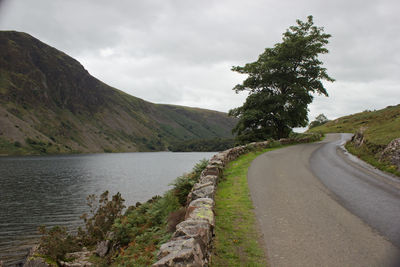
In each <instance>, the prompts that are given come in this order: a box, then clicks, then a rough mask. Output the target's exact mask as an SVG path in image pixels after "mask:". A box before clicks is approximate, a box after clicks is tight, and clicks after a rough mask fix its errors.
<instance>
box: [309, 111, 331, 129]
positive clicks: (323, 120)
mask: <svg viewBox="0 0 400 267" xmlns="http://www.w3.org/2000/svg"><path fill="white" fill-rule="evenodd" d="M328 121H329V120H328V118H327V117H326V116H325V115H324V114H322V113H321V114H319V115H318V116H317V117H315V120H314V121H312V122H310V125H309V126H308V129H311V128H314V127H317V126H320V125H323V124H325V123H327V122H328Z"/></svg>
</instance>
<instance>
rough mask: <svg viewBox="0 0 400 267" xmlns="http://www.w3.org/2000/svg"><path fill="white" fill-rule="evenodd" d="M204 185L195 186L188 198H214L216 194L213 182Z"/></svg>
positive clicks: (191, 199) (190, 199)
mask: <svg viewBox="0 0 400 267" xmlns="http://www.w3.org/2000/svg"><path fill="white" fill-rule="evenodd" d="M200 185H203V186H201V187H199V188H197V189H196V188H193V190H192V191H191V192H190V193H189V195H188V199H189V201H193V200H196V199H198V198H212V199H213V198H214V195H215V187H214V185H213V184H212V182H209V183H207V184H200Z"/></svg>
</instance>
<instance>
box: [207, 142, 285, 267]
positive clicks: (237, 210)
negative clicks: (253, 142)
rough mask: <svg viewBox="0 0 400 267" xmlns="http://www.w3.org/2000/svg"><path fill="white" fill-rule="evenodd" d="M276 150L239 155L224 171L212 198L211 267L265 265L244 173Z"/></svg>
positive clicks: (269, 149)
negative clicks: (256, 160)
mask: <svg viewBox="0 0 400 267" xmlns="http://www.w3.org/2000/svg"><path fill="white" fill-rule="evenodd" d="M280 147H281V146H280ZM280 147H274V148H268V149H264V150H261V151H255V152H250V153H248V154H245V155H242V156H240V157H239V158H238V159H237V160H235V161H232V162H231V163H229V164H228V166H227V167H226V168H225V171H224V177H223V179H222V180H221V182H220V183H219V184H218V189H217V193H216V196H215V203H216V207H215V212H216V215H217V216H216V227H215V238H214V251H213V255H212V262H211V266H266V265H267V263H266V256H265V254H264V250H263V248H262V245H261V243H260V241H259V240H260V238H259V233H258V231H257V226H256V218H255V214H254V211H253V209H254V207H253V203H252V201H251V198H250V191H249V188H248V185H247V170H248V168H249V167H250V164H251V162H252V161H253V160H254V159H255V158H256V157H257V156H259V155H261V154H263V153H265V152H267V151H271V150H275V149H278V148H280Z"/></svg>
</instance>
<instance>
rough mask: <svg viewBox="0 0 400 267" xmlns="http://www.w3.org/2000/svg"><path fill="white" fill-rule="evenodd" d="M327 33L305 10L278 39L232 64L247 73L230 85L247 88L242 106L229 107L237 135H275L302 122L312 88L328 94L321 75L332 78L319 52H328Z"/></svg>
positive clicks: (247, 137)
mask: <svg viewBox="0 0 400 267" xmlns="http://www.w3.org/2000/svg"><path fill="white" fill-rule="evenodd" d="M330 37H331V35H330V34H326V33H324V29H323V28H322V27H316V26H314V22H313V17H312V16H308V18H307V21H306V22H303V21H301V20H297V25H295V26H291V27H289V29H287V30H286V32H285V33H283V37H282V42H281V43H277V44H275V45H274V47H272V48H266V49H265V51H264V52H263V53H262V54H261V55H259V57H258V60H257V61H255V62H252V63H248V64H246V65H245V66H243V67H240V66H235V67H232V70H233V71H236V72H238V73H241V74H247V75H248V77H247V78H246V79H245V80H244V81H243V83H242V84H238V85H236V86H235V87H234V88H233V90H235V92H236V93H238V92H240V91H248V92H249V96H248V97H247V99H246V101H245V103H244V104H243V106H241V107H238V108H235V109H232V110H230V112H229V113H230V115H231V116H235V117H237V118H239V122H238V124H237V125H236V127H235V128H234V129H233V132H234V133H237V136H238V139H239V140H240V141H242V142H244V141H256V140H262V139H267V138H276V139H279V138H283V137H287V136H288V135H289V133H290V132H291V129H292V128H293V127H305V126H307V123H308V117H307V114H308V108H307V107H308V104H310V103H311V102H312V100H313V93H317V94H323V95H325V96H328V93H327V91H326V89H325V87H324V85H323V83H322V81H323V80H326V81H330V82H333V81H334V79H332V78H331V77H329V75H328V74H327V71H326V69H325V68H324V67H322V65H323V62H322V61H320V60H319V58H318V56H319V55H320V54H326V53H328V52H329V51H328V49H327V48H326V47H325V46H326V45H327V44H328V39H329V38H330Z"/></svg>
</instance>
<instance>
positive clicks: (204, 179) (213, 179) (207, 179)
mask: <svg viewBox="0 0 400 267" xmlns="http://www.w3.org/2000/svg"><path fill="white" fill-rule="evenodd" d="M199 183H202V184H206V183H212V184H213V185H214V186H216V185H217V183H218V176H217V175H206V176H200V179H199Z"/></svg>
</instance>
